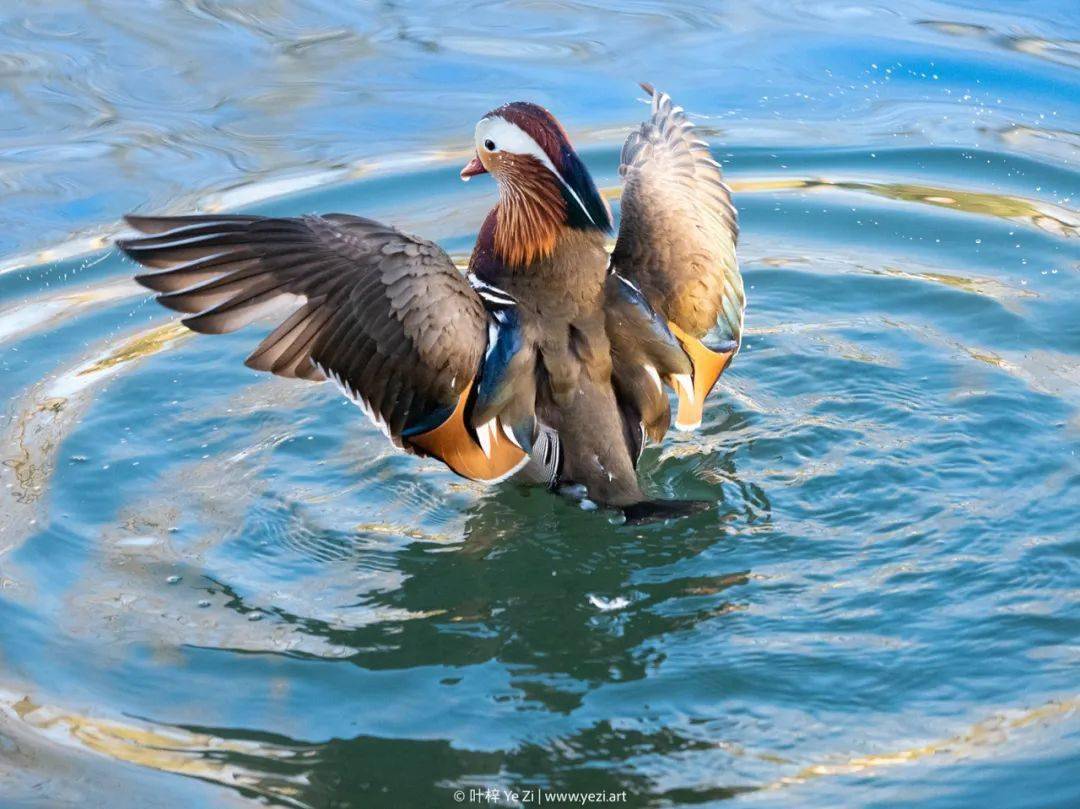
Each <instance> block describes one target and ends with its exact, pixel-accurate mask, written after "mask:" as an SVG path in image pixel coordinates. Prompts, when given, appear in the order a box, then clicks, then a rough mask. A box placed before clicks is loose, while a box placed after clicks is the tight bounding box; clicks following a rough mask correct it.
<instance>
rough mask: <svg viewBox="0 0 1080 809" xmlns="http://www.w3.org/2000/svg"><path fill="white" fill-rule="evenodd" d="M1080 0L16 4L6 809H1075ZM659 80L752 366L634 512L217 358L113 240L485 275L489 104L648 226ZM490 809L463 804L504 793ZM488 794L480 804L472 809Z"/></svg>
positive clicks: (4, 249) (236, 347)
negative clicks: (278, 247) (549, 117)
mask: <svg viewBox="0 0 1080 809" xmlns="http://www.w3.org/2000/svg"><path fill="white" fill-rule="evenodd" d="M1078 28H1080V27H1078V26H1077V24H1076V15H1075V8H1074V7H1073V6H1072V4H1070V3H1049V2H1047V3H1024V2H1009V3H993V4H989V3H973V2H954V3H942V2H916V3H908V4H903V5H902V6H901V7H898V8H891V7H888V6H879V5H867V4H856V3H845V2H828V1H822V2H809V1H808V2H795V3H779V2H775V3H757V4H749V3H720V4H717V3H704V2H700V3H697V2H682V3H677V4H665V3H658V2H646V1H644V0H641V1H639V2H628V3H627V2H623V3H607V2H560V3H554V2H514V3H506V2H474V3H471V4H467V5H463V4H461V3H455V4H449V3H447V4H439V3H422V4H401V5H398V4H394V3H381V4H364V5H363V6H362V7H360V8H338V7H337V6H332V5H329V4H327V5H324V4H318V3H314V2H271V3H266V2H240V3H225V2H216V1H212V0H184V1H183V2H153V3H143V2H139V3H127V2H123V1H122V0H109V1H108V2H97V3H77V2H73V0H68V1H67V2H55V3H49V4H42V5H41V7H40V8H39V7H34V8H26V9H20V10H11V9H9V10H6V11H5V12H3V13H2V14H0V99H2V102H0V103H2V105H3V106H2V108H3V110H4V112H5V115H4V116H3V117H2V120H0V187H2V188H3V189H4V199H5V205H4V208H3V212H2V213H0V222H2V224H3V227H2V228H0V402H2V403H3V411H2V415H0V460H2V462H3V465H2V466H0V805H3V806H5V807H7V806H50V807H52V806H68V805H70V806H86V805H102V804H105V803H107V804H108V805H112V806H117V807H122V806H129V805H130V806H180V805H212V806H218V805H226V806H228V805H237V806H242V805H250V804H254V803H260V802H261V803H268V804H271V805H284V806H311V807H325V806H365V807H366V806H395V807H438V806H453V805H456V804H455V802H454V798H453V795H454V792H455V790H458V789H462V790H465V791H466V793H467V794H468V792H469V790H472V789H484V788H513V789H519V790H520V789H527V788H542V789H544V790H549V791H555V790H567V789H569V790H574V789H580V790H592V791H596V790H608V791H612V792H621V791H623V790H625V791H626V795H627V798H626V803H625V805H629V806H676V805H678V806H681V805H717V804H732V805H747V806H778V807H779V806H784V807H786V806H822V807H830V806H837V805H852V806H856V805H858V806H910V805H913V804H916V803H918V804H923V805H927V806H933V807H951V806H976V805H978V806H1010V807H1011V806H1045V807H1063V806H1070V805H1075V804H1076V803H1077V802H1080V778H1078V777H1077V774H1078V772H1080V753H1078V751H1080V720H1078V708H1080V683H1078V679H1077V670H1078V664H1080V652H1078V647H1077V631H1078V629H1080V611H1078V609H1077V593H1078V578H1077V573H1078V566H1080V534H1078V531H1077V528H1076V526H1077V524H1078V522H1080V456H1078V452H1080V317H1078V315H1080V250H1078V249H1077V248H1078V244H1080V242H1078V241H1077V237H1078V235H1080V214H1078V211H1077V203H1076V200H1077V198H1078V195H1080V173H1078V170H1077V163H1076V160H1077V154H1078V146H1080V134H1078V133H1080V103H1078V101H1077V99H1078V98H1080V83H1078V81H1077V67H1078V66H1080V48H1078V45H1077V40H1078V39H1080V36H1078V34H1080V31H1078ZM638 79H648V80H650V81H653V82H655V83H656V84H657V85H658V86H661V87H663V88H664V89H666V90H668V91H669V92H671V93H672V94H673V95H674V96H675V98H676V100H677V101H679V103H681V104H682V105H684V106H685V107H686V108H687V109H688V110H690V111H691V113H692V114H693V117H694V119H695V121H696V122H697V123H698V124H699V125H700V126H702V127H703V129H704V130H705V131H706V132H707V134H708V137H709V138H710V139H711V140H712V142H713V143H714V145H715V152H716V154H717V156H718V158H721V159H722V160H723V162H724V165H725V168H726V171H727V173H728V177H729V179H730V181H731V183H732V185H733V187H734V189H735V198H736V203H737V205H738V207H739V209H740V213H741V217H742V231H743V237H742V240H741V243H740V258H741V262H742V266H743V272H744V275H745V280H746V285H747V292H748V297H749V309H748V312H747V324H748V329H747V337H746V345H745V346H744V349H743V351H742V353H741V354H740V355H739V357H738V359H737V361H736V363H735V364H734V366H733V367H732V368H731V370H730V371H729V372H728V373H727V374H726V375H725V377H724V384H723V385H722V386H721V388H720V389H719V390H718V392H717V393H716V394H715V395H714V397H713V403H712V406H711V408H710V409H709V411H708V412H707V417H706V421H705V423H704V425H703V427H702V429H701V430H700V431H699V432H698V433H696V434H692V435H682V434H675V435H672V436H670V437H669V438H668V439H667V441H666V443H665V444H664V445H663V446H662V447H656V448H652V449H649V450H647V451H646V454H645V457H644V459H643V463H642V475H643V478H644V481H645V484H646V485H647V487H648V488H649V489H650V490H651V491H653V492H655V493H656V494H657V495H659V496H664V497H686V498H705V499H711V500H713V501H715V503H716V508H715V509H714V510H713V511H712V512H710V513H707V514H701V515H696V516H694V517H691V518H688V519H685V520H682V521H679V522H677V523H673V524H669V525H650V526H644V527H635V528H630V527H626V526H619V525H613V524H611V522H609V517H608V515H606V514H604V513H602V512H584V511H581V510H580V509H579V508H577V507H576V506H575V505H574V504H573V503H570V502H567V501H563V500H560V499H557V498H554V497H551V496H548V495H546V494H545V493H543V492H539V491H535V490H534V491H530V490H525V489H519V488H516V487H514V486H504V487H500V488H495V489H485V488H482V487H480V486H477V485H474V484H471V483H468V482H465V481H462V480H460V479H458V478H455V477H454V476H453V475H451V474H450V473H449V472H447V471H446V470H445V469H443V468H442V467H441V466H440V465H438V464H436V463H433V462H430V461H423V460H417V459H414V458H408V457H405V456H402V455H400V454H396V453H395V452H394V451H393V450H392V449H391V448H390V447H389V446H388V445H387V443H386V442H385V440H384V439H383V438H382V436H381V435H380V434H379V433H378V431H377V430H376V429H375V428H374V427H372V426H371V425H370V424H368V423H367V422H366V421H365V420H363V419H362V417H361V416H360V414H359V412H358V411H357V410H356V408H354V407H353V406H351V405H350V404H349V403H348V402H346V401H344V400H342V399H340V398H339V397H338V396H337V395H336V394H335V393H334V391H332V390H331V389H330V388H328V387H326V386H313V385H305V384H299V383H296V382H289V381H285V380H279V379H275V378H267V377H264V376H261V375H258V374H255V373H254V372H251V371H249V370H248V369H246V368H245V367H244V366H243V365H242V360H243V358H244V357H245V356H246V354H247V353H248V351H250V349H251V347H252V346H253V345H254V344H255V342H256V341H257V337H258V335H259V334H260V332H259V331H258V329H252V330H245V331H243V332H241V333H239V334H234V335H229V336H225V337H220V338H215V339H208V338H200V339H191V335H189V334H187V333H185V332H184V330H183V329H181V328H179V327H177V326H176V325H175V324H174V322H173V321H172V319H171V317H170V315H169V313H168V312H166V311H164V310H162V309H161V308H160V307H158V306H156V305H155V304H153V303H151V302H150V301H149V300H148V299H147V296H146V294H145V292H144V291H142V290H141V289H139V288H138V287H137V286H135V285H134V284H133V283H132V282H131V281H130V275H131V273H132V271H133V268H132V266H131V265H130V264H128V263H126V262H125V261H123V260H121V259H120V258H119V256H118V255H117V254H116V253H115V252H113V251H110V250H108V249H102V246H103V245H104V244H105V243H106V239H107V238H108V237H109V236H111V235H113V234H115V233H116V232H118V228H119V225H118V217H119V214H120V213H122V212H124V211H127V210H132V209H138V210H142V211H146V212H162V211H176V212H183V211H189V210H193V209H195V208H202V209H204V210H221V209H226V210H245V211H253V212H258V213H266V214H282V215H291V214H297V213H301V212H308V211H332V210H334V211H346V212H352V213H362V214H364V215H368V216H373V217H376V218H381V219H385V220H387V221H391V222H394V223H396V224H399V225H401V226H402V227H404V228H406V229H408V230H412V231H415V232H418V233H422V234H424V235H426V236H429V237H432V238H436V239H438V240H439V241H440V242H441V243H442V244H443V245H444V246H445V247H446V248H447V249H449V250H451V251H452V252H453V253H454V254H455V255H457V256H459V257H464V256H465V255H467V253H468V250H469V248H470V247H471V244H472V240H473V238H474V235H475V231H476V229H477V226H478V224H479V222H480V221H481V219H482V217H483V214H484V213H485V211H486V210H487V208H488V207H489V206H490V204H491V203H492V201H493V199H494V191H493V188H492V186H491V184H490V183H485V182H483V181H482V180H483V178H481V180H478V181H474V182H472V183H469V184H468V185H462V184H461V183H460V182H459V180H458V179H457V169H458V168H459V166H460V164H461V163H462V161H463V158H464V157H465V156H467V150H468V147H469V142H470V138H471V130H472V126H473V123H474V121H475V119H476V118H477V117H478V116H479V115H481V114H483V113H484V112H485V111H487V110H488V109H490V108H491V107H493V106H495V105H497V104H498V103H501V102H503V101H506V100H509V99H513V98H528V99H531V100H535V101H538V102H540V103H543V104H545V105H547V106H549V107H550V108H551V109H552V110H553V111H554V112H555V113H556V114H557V115H559V116H560V118H561V119H562V120H563V121H564V123H565V124H566V125H567V127H568V129H569V130H570V132H571V135H572V137H573V138H574V139H575V141H576V142H577V143H578V144H579V146H580V147H581V151H582V153H583V155H584V157H585V158H586V160H587V162H588V164H589V165H590V167H591V168H592V169H593V171H594V173H595V175H596V178H597V182H598V184H599V185H601V186H602V187H603V188H605V189H606V190H607V191H608V192H609V193H610V195H611V197H612V199H613V201H614V202H615V204H616V209H617V195H618V188H619V184H618V176H617V156H618V148H619V144H620V143H621V140H622V138H623V137H624V136H625V134H626V132H627V131H629V129H630V128H631V127H632V126H634V125H635V123H636V121H638V120H640V117H641V116H642V115H643V113H644V111H645V107H644V106H643V105H641V104H640V103H638V101H637V97H638V96H640V92H639V91H637V90H636V85H635V84H634V82H635V81H636V80H638ZM468 803H469V802H467V803H466V805H468ZM472 803H473V805H481V803H486V801H485V802H479V801H476V802H472Z"/></svg>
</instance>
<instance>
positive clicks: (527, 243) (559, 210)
mask: <svg viewBox="0 0 1080 809" xmlns="http://www.w3.org/2000/svg"><path fill="white" fill-rule="evenodd" d="M475 141H476V155H475V157H473V159H472V160H470V161H469V163H468V164H467V165H466V166H465V168H463V169H462V170H461V178H462V179H463V180H468V179H469V178H470V177H474V176H476V175H477V174H491V176H492V177H493V178H495V181H496V182H497V183H498V185H499V204H498V206H496V208H495V211H494V214H495V233H494V237H495V245H494V246H495V250H496V252H497V253H499V254H500V255H501V257H502V258H503V259H504V260H505V261H507V263H509V264H515V265H519V264H528V263H530V262H531V261H533V260H535V259H537V258H543V257H544V256H546V255H549V254H550V253H551V251H552V250H553V249H554V247H555V244H556V243H557V241H558V236H559V234H560V232H561V231H562V230H563V229H565V228H576V229H581V230H590V229H591V230H597V231H601V232H605V233H606V232H609V231H610V230H611V211H610V209H609V208H608V205H607V203H606V202H605V201H604V198H603V197H601V196H600V193H599V192H598V191H597V190H596V184H595V183H593V180H592V177H591V176H590V175H589V171H588V169H586V168H585V164H584V163H583V162H582V161H581V158H580V157H578V155H577V152H575V151H574V147H573V146H572V145H571V144H570V139H569V138H568V137H567V135H566V130H564V129H563V128H562V126H561V125H560V124H559V122H558V121H557V120H556V119H555V116H553V115H552V114H551V113H550V112H548V111H547V110H546V109H544V108H543V107H540V106H538V105H536V104H531V103H529V102H527V101H515V102H513V103H511V104H505V105H503V106H501V107H498V108H497V109H494V110H492V111H491V112H489V113H488V114H487V115H485V116H484V117H483V118H481V119H480V121H479V123H477V125H476V137H475Z"/></svg>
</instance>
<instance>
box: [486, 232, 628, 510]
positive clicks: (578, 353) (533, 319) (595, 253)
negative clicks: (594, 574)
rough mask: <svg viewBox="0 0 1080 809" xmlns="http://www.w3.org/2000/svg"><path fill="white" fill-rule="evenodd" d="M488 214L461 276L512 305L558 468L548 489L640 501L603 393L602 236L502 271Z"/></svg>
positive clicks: (619, 424) (572, 235) (611, 404)
mask: <svg viewBox="0 0 1080 809" xmlns="http://www.w3.org/2000/svg"><path fill="white" fill-rule="evenodd" d="M497 213H498V212H497V211H493V212H492V214H491V215H490V216H489V218H488V222H487V223H485V227H484V229H482V230H481V234H480V238H479V239H478V241H477V245H476V248H475V250H474V251H473V255H472V258H471V260H470V262H469V269H470V271H471V272H472V273H473V274H474V275H475V276H476V277H478V278H480V279H482V280H483V281H485V282H486V283H489V284H491V285H492V286H494V287H497V288H499V289H502V290H505V291H506V292H507V293H508V294H509V295H510V296H511V297H513V298H514V299H515V300H516V301H519V304H518V310H519V316H520V318H521V321H522V330H523V332H524V333H526V334H527V335H528V339H527V343H526V345H525V346H523V347H522V349H521V350H522V351H523V352H525V353H526V354H527V355H528V362H529V364H530V365H531V366H532V369H533V372H534V374H535V378H536V380H537V385H536V400H535V412H536V417H537V419H538V420H539V421H540V422H541V423H542V424H543V425H545V426H546V427H548V428H550V429H551V430H552V431H554V432H555V433H556V434H557V435H558V436H559V443H560V447H561V456H562V457H561V468H560V469H559V470H558V472H557V474H556V475H555V476H554V477H553V478H552V480H551V481H550V482H551V483H554V484H560V483H562V484H567V483H576V484H581V485H583V486H585V488H586V490H587V491H588V493H589V496H590V497H591V498H594V499H596V500H597V501H599V502H602V503H605V504H609V505H613V506H622V505H626V504H629V503H634V502H638V501H641V500H643V499H645V498H644V495H643V494H642V492H641V489H640V487H639V486H638V482H637V473H636V470H635V462H636V458H632V457H631V449H630V446H629V444H628V442H627V439H626V434H625V433H626V431H625V428H624V424H623V420H622V417H621V415H620V412H619V406H618V402H617V400H616V396H615V390H614V387H613V385H612V370H613V369H612V352H611V341H610V340H609V339H608V334H607V313H606V310H605V307H604V303H605V281H606V278H607V275H608V263H609V259H608V253H607V250H606V249H605V246H604V234H603V232H602V231H600V230H598V229H595V228H591V229H579V228H571V227H565V228H563V230H562V231H561V232H560V233H559V235H558V237H557V239H556V242H555V244H554V246H553V248H552V251H551V253H550V254H548V255H546V256H544V257H542V258H538V259H536V260H534V261H532V262H531V263H529V264H527V265H521V266H516V267H515V266H508V265H507V264H506V263H505V261H503V260H502V259H501V258H500V256H499V255H498V253H497V252H496V250H495V247H494V243H493V242H494V239H493V237H492V233H493V230H494V221H493V220H494V218H495V217H496V216H497Z"/></svg>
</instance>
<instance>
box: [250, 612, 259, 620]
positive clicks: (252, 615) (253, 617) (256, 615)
mask: <svg viewBox="0 0 1080 809" xmlns="http://www.w3.org/2000/svg"><path fill="white" fill-rule="evenodd" d="M262 617H263V614H262V613H261V612H251V613H248V620H249V621H261V620H262Z"/></svg>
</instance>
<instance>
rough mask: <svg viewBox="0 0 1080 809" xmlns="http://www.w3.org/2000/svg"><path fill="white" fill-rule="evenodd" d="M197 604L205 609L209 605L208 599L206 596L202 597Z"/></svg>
mask: <svg viewBox="0 0 1080 809" xmlns="http://www.w3.org/2000/svg"><path fill="white" fill-rule="evenodd" d="M199 606H200V607H201V608H202V609H206V608H207V607H209V606H210V599H208V598H204V599H202V600H201V601H200V602H199Z"/></svg>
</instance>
